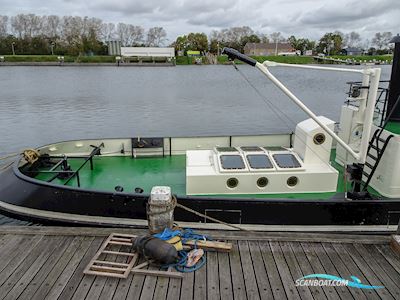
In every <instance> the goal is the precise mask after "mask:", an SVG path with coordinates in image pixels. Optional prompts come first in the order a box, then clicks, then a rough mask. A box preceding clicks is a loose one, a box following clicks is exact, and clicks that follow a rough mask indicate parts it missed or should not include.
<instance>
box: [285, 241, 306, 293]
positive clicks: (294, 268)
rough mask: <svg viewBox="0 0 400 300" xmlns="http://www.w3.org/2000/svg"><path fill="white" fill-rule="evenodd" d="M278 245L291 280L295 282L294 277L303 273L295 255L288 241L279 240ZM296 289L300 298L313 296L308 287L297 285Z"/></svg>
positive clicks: (299, 276)
mask: <svg viewBox="0 0 400 300" xmlns="http://www.w3.org/2000/svg"><path fill="white" fill-rule="evenodd" d="M279 245H280V247H281V249H282V254H283V256H284V258H285V260H286V264H287V265H288V267H289V270H290V273H291V274H292V278H293V282H295V280H296V279H299V278H301V277H303V275H304V274H303V272H302V271H301V269H300V266H299V264H298V263H297V260H296V257H295V255H294V253H293V250H292V248H291V247H290V244H289V242H279ZM297 291H298V292H299V295H300V297H301V299H303V300H313V296H312V294H311V291H310V289H309V288H308V287H303V286H298V287H297Z"/></svg>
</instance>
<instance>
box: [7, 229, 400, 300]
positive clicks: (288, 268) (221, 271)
mask: <svg viewBox="0 0 400 300" xmlns="http://www.w3.org/2000/svg"><path fill="white" fill-rule="evenodd" d="M112 232H118V233H130V234H143V233H145V231H144V230H139V229H136V230H135V229H132V230H129V229H115V228H114V229H109V228H105V229H104V228H79V227H75V228H73V227H39V226H37V227H36V226H1V227H0V299H157V300H158V299H183V300H186V299H240V300H241V299H400V256H399V255H398V254H396V253H395V252H394V251H393V250H392V249H391V247H390V244H389V243H390V237H389V236H372V235H349V234H346V235H343V234H342V235H340V234H305V233H271V232H269V233H262V232H254V233H253V232H238V231H207V232H206V231H204V233H205V234H209V235H211V236H212V237H213V238H215V239H224V240H229V241H231V242H232V243H233V251H231V252H230V253H221V252H219V253H216V252H207V263H206V265H205V266H204V267H203V268H201V269H200V270H198V271H196V272H195V273H186V274H184V278H183V279H176V278H165V277H164V278H163V277H154V276H144V275H136V274H135V275H133V274H130V275H129V277H128V278H127V279H118V278H107V277H96V276H93V275H84V274H83V270H84V268H85V267H86V265H87V264H88V262H89V261H90V260H91V259H92V257H93V256H94V254H95V253H96V251H97V250H98V249H99V247H100V246H101V244H102V243H103V241H104V240H105V238H106V237H107V236H108V235H109V234H110V233H112ZM313 273H326V274H331V275H336V276H340V277H343V278H345V279H350V276H356V277H358V278H359V279H360V280H361V282H362V283H363V284H368V285H379V286H384V288H382V289H376V290H373V289H369V290H368V289H358V288H352V287H318V286H314V287H296V286H295V280H296V279H298V278H301V277H303V276H305V275H308V274H313Z"/></svg>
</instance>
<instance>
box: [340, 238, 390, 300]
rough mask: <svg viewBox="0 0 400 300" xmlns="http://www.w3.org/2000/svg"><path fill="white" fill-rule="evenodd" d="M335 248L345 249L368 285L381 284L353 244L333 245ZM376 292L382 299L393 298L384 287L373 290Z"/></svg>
mask: <svg viewBox="0 0 400 300" xmlns="http://www.w3.org/2000/svg"><path fill="white" fill-rule="evenodd" d="M334 246H335V249H337V248H336V247H338V248H342V249H345V250H346V251H347V252H348V254H349V255H350V257H351V258H352V259H353V261H354V263H355V264H356V265H357V267H358V268H359V269H360V270H361V272H362V273H363V274H364V276H365V278H366V279H367V281H368V282H369V284H370V285H379V286H382V285H383V283H382V282H381V281H380V280H379V278H378V277H377V276H376V275H375V273H374V272H373V271H372V270H371V268H370V267H369V262H366V261H365V260H364V259H363V258H362V257H361V256H360V254H359V253H358V252H357V250H356V249H355V248H354V246H353V245H347V244H346V245H340V244H338V245H334ZM375 291H376V293H377V294H378V295H379V296H380V297H381V298H382V299H394V298H393V296H392V295H391V294H390V293H389V292H388V291H387V290H386V289H377V290H375Z"/></svg>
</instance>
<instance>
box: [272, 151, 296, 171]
mask: <svg viewBox="0 0 400 300" xmlns="http://www.w3.org/2000/svg"><path fill="white" fill-rule="evenodd" d="M272 157H273V158H274V160H275V162H276V164H277V165H278V166H279V168H287V169H293V168H301V164H300V162H299V161H298V160H297V158H296V157H295V156H294V155H293V154H290V153H279V154H273V155H272Z"/></svg>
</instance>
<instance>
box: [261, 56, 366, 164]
mask: <svg viewBox="0 0 400 300" xmlns="http://www.w3.org/2000/svg"><path fill="white" fill-rule="evenodd" d="M255 67H256V68H257V69H259V70H260V71H261V72H262V73H263V74H264V75H265V76H267V77H268V78H269V80H271V81H272V83H273V84H275V85H276V86H277V87H278V88H279V89H280V90H281V91H282V92H284V93H285V94H286V95H287V96H288V97H289V98H290V99H291V100H292V101H293V102H294V103H295V104H297V106H299V107H300V108H301V109H302V110H303V111H304V112H305V113H306V114H307V115H309V116H310V118H311V119H313V120H314V121H315V122H316V123H317V124H318V125H319V126H321V127H322V128H323V129H324V130H325V131H326V132H327V133H328V134H329V135H330V136H331V137H332V138H333V139H334V140H336V141H337V142H338V143H339V144H340V145H341V146H342V147H343V148H345V149H346V150H347V151H348V152H349V153H350V154H351V155H352V156H353V157H354V158H356V159H357V160H359V159H360V156H359V154H357V153H356V152H354V150H353V149H351V147H350V146H349V145H347V144H346V143H345V142H344V141H343V140H342V139H341V138H340V137H339V136H337V134H336V133H335V132H333V130H331V129H330V128H329V127H328V126H326V125H325V124H324V123H322V122H321V121H320V120H319V119H318V117H317V116H316V115H315V114H314V113H313V112H312V111H311V110H310V109H309V108H308V107H307V106H306V105H304V104H303V102H301V100H300V99H299V98H297V97H296V96H295V95H294V94H293V93H292V92H291V91H289V89H287V88H286V87H285V86H284V85H283V84H282V83H281V82H280V81H279V80H278V79H277V78H276V77H275V76H274V75H272V74H271V72H270V71H269V70H268V69H267V68H266V67H265V66H264V65H263V64H260V63H258V62H257V63H256V65H255Z"/></svg>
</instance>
